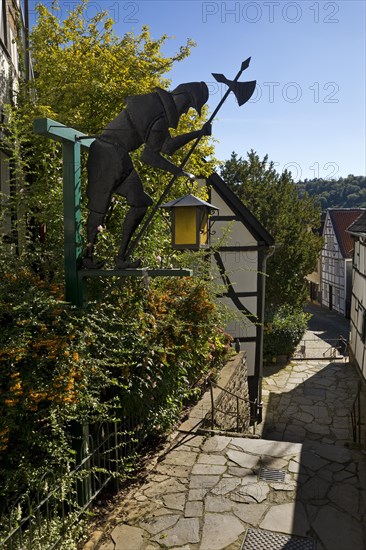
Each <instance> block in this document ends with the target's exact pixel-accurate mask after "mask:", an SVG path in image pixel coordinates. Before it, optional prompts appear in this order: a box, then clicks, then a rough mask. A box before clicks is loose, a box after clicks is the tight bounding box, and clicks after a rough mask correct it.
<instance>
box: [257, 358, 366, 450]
mask: <svg viewBox="0 0 366 550" xmlns="http://www.w3.org/2000/svg"><path fill="white" fill-rule="evenodd" d="M358 381H359V376H358V374H357V372H356V368H355V367H354V366H353V365H352V364H350V363H348V362H347V363H344V362H343V360H340V361H335V362H332V363H328V362H327V361H320V362H316V361H306V362H305V361H302V362H298V363H297V364H296V363H292V364H290V365H287V366H283V365H282V366H277V367H266V368H265V377H264V379H263V402H264V409H263V410H264V414H263V423H262V424H260V425H259V426H258V431H259V433H262V434H263V437H264V438H266V439H274V440H283V441H294V442H296V441H297V442H302V441H304V440H311V441H318V442H322V443H327V444H337V445H344V444H348V443H352V426H351V418H350V411H351V408H352V404H353V401H354V399H355V396H356V391H357V385H358ZM363 431H364V427H363Z"/></svg>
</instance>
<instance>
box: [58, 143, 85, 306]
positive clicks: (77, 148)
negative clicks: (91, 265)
mask: <svg viewBox="0 0 366 550" xmlns="http://www.w3.org/2000/svg"><path fill="white" fill-rule="evenodd" d="M80 154H81V145H80V142H76V143H72V142H71V141H66V140H63V144H62V159H63V182H64V185H63V199H64V251H65V281H66V293H65V294H66V296H65V298H66V301H67V302H72V303H73V304H75V305H77V306H79V307H81V306H82V304H83V291H84V285H85V280H83V279H80V278H79V277H78V267H79V264H80V258H81V253H82V237H81V233H80V229H81V158H80Z"/></svg>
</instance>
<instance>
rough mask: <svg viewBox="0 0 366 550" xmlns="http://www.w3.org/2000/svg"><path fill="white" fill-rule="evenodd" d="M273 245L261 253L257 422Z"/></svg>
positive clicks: (260, 395) (260, 398)
mask: <svg viewBox="0 0 366 550" xmlns="http://www.w3.org/2000/svg"><path fill="white" fill-rule="evenodd" d="M275 246H276V245H273V246H271V247H270V249H269V251H268V252H267V254H266V253H264V254H263V258H262V265H261V269H260V271H261V272H262V300H261V302H262V303H261V304H260V315H261V317H260V324H259V330H260V338H259V368H258V373H257V377H258V378H257V380H258V386H257V388H258V390H257V391H258V400H257V422H262V419H263V401H262V380H263V334H264V310H265V302H266V300H265V295H266V269H267V260H268V258H270V257H271V256H273V254H274V252H275Z"/></svg>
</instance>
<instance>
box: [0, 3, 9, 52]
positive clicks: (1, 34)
mask: <svg viewBox="0 0 366 550" xmlns="http://www.w3.org/2000/svg"><path fill="white" fill-rule="evenodd" d="M0 2H1V10H0V39H1V41H2V43H3V44H4V46H5V47H6V49H8V24H7V18H6V0H0Z"/></svg>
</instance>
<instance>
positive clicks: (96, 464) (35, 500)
mask: <svg viewBox="0 0 366 550" xmlns="http://www.w3.org/2000/svg"><path fill="white" fill-rule="evenodd" d="M90 432H91V433H88V434H87V435H86V436H85V437H84V438H83V440H82V442H81V445H80V452H79V459H80V461H79V463H78V464H77V466H76V467H75V468H74V469H73V470H71V469H70V471H67V470H66V471H64V472H62V474H61V473H59V475H57V474H55V473H54V472H46V473H45V474H44V475H43V476H42V478H41V480H40V482H39V484H38V487H37V489H36V490H35V491H33V493H32V495H30V494H24V495H21V496H20V497H18V499H17V500H16V501H15V502H13V503H12V504H11V505H10V506H9V507H8V508H7V510H5V511H4V512H3V514H2V516H1V517H0V548H2V549H3V548H4V549H6V550H46V549H47V550H52V549H55V548H60V544H61V542H62V541H63V540H64V538H65V537H66V536H67V535H68V534H69V532H70V529H71V528H72V527H73V526H75V525H76V524H77V523H78V522H79V521H80V519H81V518H82V516H83V515H84V514H85V511H86V510H87V509H88V508H89V507H90V505H91V504H92V502H93V501H94V500H95V499H96V497H97V496H98V495H99V494H100V492H101V491H102V490H103V489H104V487H106V485H107V484H108V483H110V482H111V481H112V480H113V479H115V480H116V485H117V486H118V479H120V478H121V477H124V476H125V475H126V472H127V471H129V469H130V467H131V461H132V459H133V456H134V454H135V453H136V452H137V450H138V448H139V446H140V445H141V444H142V442H143V440H144V439H145V435H146V431H145V426H144V425H143V424H142V423H141V422H140V420H139V419H137V418H126V419H124V420H123V421H122V422H119V423H113V424H110V423H105V424H101V425H98V426H90Z"/></svg>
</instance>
